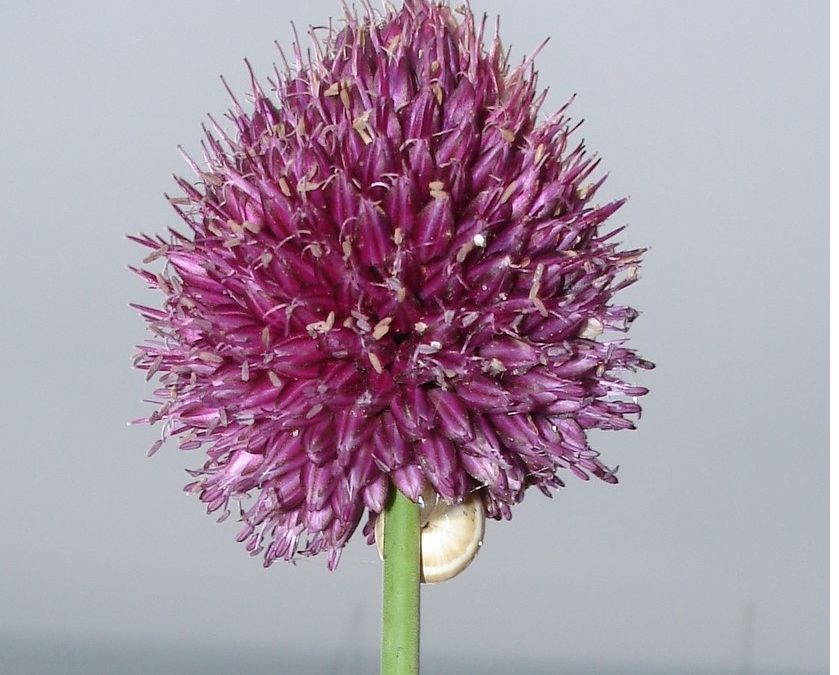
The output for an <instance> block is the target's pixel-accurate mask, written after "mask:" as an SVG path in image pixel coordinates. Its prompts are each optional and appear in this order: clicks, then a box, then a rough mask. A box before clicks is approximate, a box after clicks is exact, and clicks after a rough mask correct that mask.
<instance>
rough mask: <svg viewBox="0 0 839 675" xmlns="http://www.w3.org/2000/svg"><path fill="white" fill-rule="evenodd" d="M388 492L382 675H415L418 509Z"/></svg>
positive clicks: (418, 606)
mask: <svg viewBox="0 0 839 675" xmlns="http://www.w3.org/2000/svg"><path fill="white" fill-rule="evenodd" d="M391 492H392V494H391V496H390V499H389V500H388V504H387V506H386V507H385V511H384V514H383V516H384V519H385V523H384V583H383V598H382V600H383V602H382V675H418V673H419V640H420V508H419V505H418V504H414V502H412V501H411V500H410V499H408V498H407V497H406V496H405V495H403V494H402V493H401V492H400V491H399V490H397V489H396V488H394V489H393V490H392V491H391Z"/></svg>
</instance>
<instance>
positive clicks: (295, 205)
mask: <svg viewBox="0 0 839 675" xmlns="http://www.w3.org/2000/svg"><path fill="white" fill-rule="evenodd" d="M485 28H486V20H485V19H484V21H480V20H476V19H475V17H474V16H473V15H472V14H471V12H470V11H469V10H468V8H467V9H463V10H458V11H455V10H453V9H450V8H449V7H447V6H445V5H441V4H437V3H432V2H430V1H428V0H405V2H404V6H403V7H402V8H401V9H398V10H397V9H390V10H388V11H387V12H385V14H384V15H378V14H375V13H374V12H373V11H372V10H370V12H369V13H368V14H367V15H366V16H364V17H361V18H359V17H358V16H356V15H354V14H348V16H347V19H346V23H345V25H343V26H342V27H341V28H340V30H337V29H330V30H329V31H328V32H327V34H326V35H325V36H324V37H323V39H321V40H316V41H315V50H314V53H313V55H312V56H311V57H309V58H306V57H304V55H303V53H302V50H301V49H300V47H299V46H297V45H295V51H294V55H295V57H296V58H294V59H292V61H293V63H292V64H291V65H290V66H289V65H288V63H286V68H285V69H284V70H282V69H281V70H280V71H278V72H277V78H276V81H274V82H272V89H271V90H270V94H268V93H266V92H265V91H264V90H263V88H261V87H260V86H259V85H258V84H257V83H256V80H255V79H254V83H253V102H252V107H251V109H250V111H248V112H246V110H245V109H244V108H243V107H242V106H241V105H240V104H239V103H238V102H237V101H236V99H235V98H234V105H233V110H232V111H231V114H230V117H231V121H232V123H233V124H234V125H235V133H234V134H232V137H231V136H229V135H228V134H227V133H226V131H225V130H224V128H223V127H222V126H221V125H218V124H215V123H214V130H211V131H208V133H207V139H206V142H205V155H206V156H205V165H204V166H203V167H202V166H199V165H198V164H197V163H196V162H193V161H192V160H189V161H190V163H191V164H192V168H193V169H194V170H195V172H196V173H197V175H198V177H199V180H198V183H197V184H192V183H190V182H188V181H187V180H184V179H178V180H177V182H178V185H179V186H180V189H181V190H182V191H183V192H182V194H181V195H180V196H177V197H173V198H171V203H172V204H173V206H174V207H175V209H176V210H177V211H178V213H179V214H180V216H181V217H182V218H183V220H184V222H185V223H186V224H187V226H188V228H189V232H188V234H186V235H185V234H182V233H179V232H177V231H174V230H172V232H171V236H169V237H167V238H162V237H157V238H153V237H148V236H139V237H135V238H134V239H135V240H136V241H138V242H139V243H141V244H143V245H145V246H147V247H149V248H150V249H152V251H151V254H150V255H149V256H148V258H146V260H145V261H144V263H146V264H150V263H151V262H152V261H154V260H156V259H163V260H164V261H165V265H164V268H163V269H162V271H160V272H154V271H151V270H149V269H146V268H144V269H139V270H137V271H138V272H139V273H140V274H141V275H142V276H143V278H144V279H145V280H147V282H148V283H149V284H150V285H151V286H152V287H154V288H156V289H158V290H159V291H161V292H162V293H163V294H164V295H165V302H164V304H163V307H162V309H155V308H151V307H145V306H137V307H138V309H139V310H140V312H141V313H142V315H143V316H144V317H145V319H146V320H147V321H148V327H149V329H150V330H151V332H152V333H153V337H152V338H151V339H149V340H148V341H147V342H146V343H145V344H144V345H143V346H141V347H140V352H139V354H138V357H137V359H136V365H137V366H138V367H139V368H141V369H143V370H145V371H146V372H147V375H148V377H149V378H152V377H154V376H155V375H156V374H157V375H158V376H159V378H160V388H159V389H158V390H157V391H156V397H157V400H158V403H159V408H158V409H157V410H156V411H155V412H154V413H153V414H152V415H151V416H150V417H148V418H146V419H144V420H143V421H144V422H148V423H152V424H153V423H155V422H163V433H162V440H161V441H159V442H158V443H157V444H155V447H154V448H153V449H155V450H156V449H157V447H159V446H160V444H161V443H162V442H163V441H164V440H165V439H166V438H168V437H172V436H176V437H178V438H179V445H180V447H181V448H182V449H184V450H191V449H198V448H202V447H203V448H204V449H205V452H206V463H205V464H204V465H203V467H202V468H201V469H200V470H197V471H194V472H192V474H193V475H194V478H195V480H194V482H192V483H191V484H190V485H188V486H187V487H186V490H188V491H189V492H192V493H195V494H197V495H198V496H199V498H200V500H201V501H202V502H204V503H205V504H206V507H207V510H208V511H209V512H216V511H221V512H222V513H223V514H224V515H227V514H229V513H230V509H231V508H236V509H237V510H238V513H239V515H240V517H241V521H242V523H243V529H242V530H241V532H240V534H239V539H240V541H243V542H246V546H247V549H248V550H249V551H250V552H251V553H252V554H254V555H256V554H259V553H260V552H262V553H263V554H264V561H265V564H266V565H268V564H270V563H272V562H273V561H274V560H276V559H278V558H283V559H286V560H291V559H293V558H294V557H296V556H298V555H314V554H317V553H320V552H327V553H328V556H329V558H328V559H329V565H330V567H334V566H335V565H336V564H337V562H338V559H339V557H340V553H341V550H342V548H343V547H344V545H345V544H346V542H347V540H348V539H349V537H350V536H351V534H352V533H353V532H354V530H355V529H356V528H357V527H358V525H359V523H360V521H361V519H362V517H363V516H364V513H365V511H366V512H367V513H368V514H369V515H370V516H372V517H375V515H376V514H378V513H380V512H381V511H382V509H383V507H384V505H385V501H386V499H387V497H388V494H389V491H390V490H391V489H393V486H395V488H397V489H399V490H401V491H402V492H403V493H405V494H406V495H408V496H409V497H411V498H412V499H414V500H417V499H419V497H420V495H421V493H422V491H423V489H424V487H425V486H426V485H430V486H431V487H433V489H434V491H436V493H437V494H438V495H440V496H441V497H442V498H443V499H445V500H446V501H448V502H450V503H456V502H459V501H460V500H463V499H464V498H465V497H466V496H467V495H469V494H470V493H473V492H478V493H479V494H480V496H481V498H482V500H483V506H484V509H485V512H486V514H487V515H488V516H490V517H493V518H496V519H501V518H509V517H510V513H511V512H510V508H511V506H513V505H514V504H516V503H518V502H520V501H521V500H522V498H523V496H524V494H525V490H526V489H527V488H528V487H531V486H536V487H538V488H539V489H541V490H542V491H543V492H545V493H546V494H549V493H550V491H551V489H552V488H557V487H560V486H562V485H563V483H562V480H561V478H560V477H559V475H558V473H559V472H560V471H564V470H567V471H569V472H571V473H572V474H574V475H576V476H578V477H580V478H583V479H587V478H588V477H589V475H593V476H596V477H598V478H600V479H602V480H604V481H606V482H610V483H614V482H616V478H615V474H614V472H613V471H612V470H611V469H609V468H607V467H606V466H605V465H604V464H602V463H601V462H600V460H599V459H598V453H597V452H596V451H594V450H593V449H592V448H591V447H590V446H589V443H588V441H587V436H586V432H587V430H589V429H595V428H597V429H628V428H631V427H632V426H633V423H632V422H631V421H630V419H628V417H629V416H632V415H636V414H638V413H639V412H640V408H639V406H638V404H637V402H636V400H635V399H636V397H638V396H640V395H642V394H644V393H646V390H645V389H643V388H641V387H638V386H633V385H631V384H629V383H627V382H626V381H624V380H623V379H621V376H620V375H619V373H620V372H621V371H626V370H634V369H636V368H638V367H641V368H647V367H650V366H651V364H649V363H647V362H645V361H643V360H642V359H640V358H639V357H638V356H637V355H636V354H635V353H634V352H633V351H632V350H631V349H629V348H627V347H626V346H625V343H624V339H623V338H622V337H621V336H620V335H617V336H616V337H614V338H612V339H607V337H608V333H607V335H604V332H607V331H609V332H613V333H614V332H624V331H626V329H627V328H628V326H629V324H630V323H631V321H632V320H633V319H634V318H635V317H636V312H635V311H634V310H633V309H631V308H629V307H625V306H619V305H615V304H612V302H611V301H612V297H613V295H614V294H615V292H616V291H618V290H620V289H621V288H624V287H625V286H627V285H629V284H631V283H632V282H633V281H634V280H635V279H636V276H637V269H638V264H639V258H640V255H641V253H642V252H641V251H639V250H630V251H626V250H620V248H619V247H618V245H617V244H616V243H615V242H614V237H615V234H616V233H617V232H618V231H619V229H620V228H618V229H615V230H613V231H608V232H603V231H601V226H602V225H603V224H604V222H605V221H606V220H607V219H608V218H609V217H610V216H611V215H612V214H613V213H614V212H615V211H616V210H617V209H618V208H619V207H620V205H621V203H622V202H621V201H616V202H612V203H607V204H604V205H600V206H597V205H594V203H593V199H594V197H595V195H596V193H597V191H598V188H599V187H600V185H601V184H602V179H600V180H595V181H594V182H593V183H592V182H591V176H592V174H593V172H594V170H595V168H596V166H597V161H594V160H593V159H592V158H591V157H589V156H587V155H586V153H585V151H584V148H583V146H582V145H581V144H579V145H574V144H573V143H572V140H571V134H572V132H573V130H574V128H573V127H572V126H571V125H570V123H569V121H568V119H567V118H566V117H565V115H564V111H560V112H558V113H556V114H554V115H553V116H551V117H548V118H547V119H544V120H542V121H540V120H538V119H537V115H538V111H539V108H540V105H541V103H542V101H543V98H544V94H541V95H540V93H539V92H538V91H537V85H536V74H535V70H534V69H533V65H532V59H527V60H525V61H524V62H523V63H522V64H521V65H519V66H517V67H511V66H510V65H509V64H508V59H507V56H506V55H505V51H504V49H503V48H502V45H501V43H500V41H499V39H498V37H497V35H496V36H495V37H494V38H487V39H486V40H485ZM249 107H250V106H249ZM598 338H600V339H599V340H598ZM370 529H371V528H370V524H369V523H368V533H369V531H370Z"/></svg>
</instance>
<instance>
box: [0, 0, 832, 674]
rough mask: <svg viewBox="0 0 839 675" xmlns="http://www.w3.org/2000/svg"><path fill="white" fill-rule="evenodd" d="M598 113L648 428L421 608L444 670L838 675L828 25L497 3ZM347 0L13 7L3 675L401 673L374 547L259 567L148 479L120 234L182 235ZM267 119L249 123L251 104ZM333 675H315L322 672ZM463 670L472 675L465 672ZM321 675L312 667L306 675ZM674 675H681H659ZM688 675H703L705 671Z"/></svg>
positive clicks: (1, 559)
mask: <svg viewBox="0 0 839 675" xmlns="http://www.w3.org/2000/svg"><path fill="white" fill-rule="evenodd" d="M473 7H474V9H475V10H476V11H477V12H483V11H486V12H487V13H489V14H490V15H491V16H494V15H495V14H501V16H502V35H503V37H504V39H505V41H506V42H507V43H508V44H511V45H512V46H513V54H514V55H515V56H516V57H517V58H520V57H521V56H522V55H524V54H526V53H529V52H530V51H531V50H532V49H533V48H534V47H535V46H536V45H537V44H538V43H540V42H541V41H542V39H543V38H544V37H545V36H551V37H552V41H551V42H550V43H549V44H548V46H547V47H546V48H545V50H544V51H543V52H542V54H541V56H540V57H539V59H538V61H537V65H538V67H539V69H540V71H541V76H540V83H541V84H542V85H543V86H550V89H551V93H550V96H549V97H548V103H547V105H546V110H545V112H548V111H549V110H552V109H554V108H556V107H558V106H559V105H560V104H561V103H563V102H564V101H565V100H566V99H567V98H568V97H569V96H570V95H571V94H572V93H574V92H576V93H577V95H578V96H577V100H576V102H575V103H574V105H573V107H572V108H571V114H572V115H573V116H574V117H575V118H576V119H579V118H585V123H584V125H583V127H582V130H581V131H580V132H579V135H578V137H581V138H582V137H584V138H585V139H586V141H587V143H588V146H589V148H590V149H591V150H593V151H595V152H597V153H598V154H600V155H601V156H602V157H603V166H604V168H605V169H606V170H608V171H609V172H610V178H609V181H608V183H607V188H606V189H607V193H608V195H610V196H620V195H624V194H628V195H629V196H630V197H631V201H630V202H629V204H628V205H627V206H626V207H625V208H624V209H622V210H621V211H620V212H619V214H618V215H617V217H616V219H615V222H616V223H628V224H629V228H628V230H627V231H626V233H625V236H624V237H623V240H624V241H625V242H626V244H627V245H630V246H644V245H648V246H650V252H649V253H648V255H647V257H646V262H645V265H644V268H643V278H642V280H641V282H640V283H639V284H637V285H636V286H635V287H633V288H632V289H630V290H629V291H628V292H626V293H625V294H624V298H625V299H626V300H627V301H629V302H630V303H632V304H633V305H635V306H636V307H637V308H638V309H639V310H641V311H642V316H641V318H640V319H639V320H638V321H637V322H636V324H635V326H634V328H633V330H632V343H633V345H634V346H635V347H637V348H638V349H640V350H641V352H642V353H643V354H644V355H645V356H647V357H648V358H650V359H652V360H654V361H655V362H656V363H657V364H658V368H657V370H655V371H653V372H652V373H648V374H647V373H645V374H643V375H642V376H639V377H638V378H637V381H639V382H641V383H643V384H644V385H647V386H649V387H650V388H651V389H652V393H651V394H650V396H648V397H647V398H646V401H645V411H644V417H643V419H642V420H641V423H640V429H639V430H638V431H636V432H632V433H620V434H612V435H609V434H601V435H598V437H597V438H596V439H595V443H596V444H597V447H599V448H601V449H602V450H603V453H604V456H605V459H606V461H607V463H612V464H620V465H621V472H620V476H621V484H620V485H619V486H618V487H611V486H608V485H606V484H603V483H597V482H592V483H583V482H581V481H576V480H573V479H571V480H569V486H568V487H567V488H566V489H565V490H563V491H562V492H560V493H559V494H557V495H556V497H555V499H553V500H548V499H546V498H544V497H543V496H541V495H540V494H537V493H534V494H532V495H530V496H528V498H527V499H526V500H525V502H524V503H523V504H522V505H521V506H520V507H518V508H516V509H515V511H514V518H513V520H512V521H511V522H508V523H501V524H499V523H494V522H493V523H490V525H489V527H488V530H487V535H486V540H485V545H484V549H483V552H482V553H481V555H480V556H479V558H478V560H477V561H476V563H475V564H474V565H473V567H472V568H470V569H469V571H468V573H466V574H464V575H463V576H462V577H460V578H458V579H456V580H455V581H453V582H451V583H449V584H447V585H444V586H440V587H433V588H427V589H426V590H425V591H424V595H423V612H424V614H423V645H424V653H425V655H426V663H427V665H428V668H427V670H428V672H471V671H472V670H474V671H476V672H477V671H479V670H480V671H481V672H485V673H489V672H495V671H493V670H492V668H491V666H490V665H486V664H494V666H495V668H496V669H499V670H498V672H510V670H511V669H516V670H517V671H518V672H533V673H536V672H540V673H541V672H544V673H549V672H557V673H559V672H565V673H601V674H602V673H607V672H609V673H612V672H614V673H629V672H634V671H633V668H637V669H639V671H640V672H645V673H653V672H655V673H659V672H660V673H671V674H672V673H677V672H686V673H687V672H690V673H702V672H708V673H711V672H714V673H741V674H744V673H761V674H763V673H774V672H777V673H789V674H796V675H798V674H804V673H808V674H809V673H826V672H827V664H828V534H827V524H828V511H827V504H828V475H827V465H828V443H827V432H828V412H827V398H828V397H827V388H828V374H827V361H828V348H827V332H828V331H827V315H828V311H827V270H828V252H827V239H828V237H827V235H828V189H827V176H828V152H827V140H828V20H827V19H828V3H827V2H824V1H811V2H802V1H800V0H796V1H793V0H789V1H779V0H774V1H767V0H760V1H758V0H749V1H746V0H739V1H732V0H703V1H702V2H699V1H693V2H672V1H666V0H631V1H629V0H627V1H621V2H617V1H611V2H607V1H605V0H588V1H586V2H571V1H570V0H569V1H566V0H555V1H553V2H548V1H542V2H536V1H534V0H526V1H525V0H520V1H516V2H512V1H510V0H473ZM340 12H341V10H340V4H339V2H338V0H308V1H307V2H305V3H297V2H294V3H286V2H280V1H278V0H274V1H272V2H267V1H264V0H249V1H244V0H226V1H224V2H222V1H221V0H202V1H201V2H197V1H192V0H190V1H178V2H159V1H148V2H143V3H138V2H131V3H129V2H119V1H116V2H94V1H92V0H78V1H77V2H67V3H65V2H58V1H56V2H47V1H45V0H35V1H33V2H23V1H22V0H7V1H6V2H4V3H3V5H2V8H0V64H1V65H0V91H1V92H2V98H3V104H2V106H0V128H2V144H0V204H2V238H0V261H2V264H0V316H2V320H0V325H2V327H0V335H2V350H0V372H2V373H3V377H4V383H3V387H2V389H0V410H2V419H3V424H2V427H3V431H2V439H3V440H2V444H3V446H2V448H3V454H2V468H0V503H1V504H2V524H0V542H1V543H0V672H3V673H13V674H14V675H17V674H18V673H53V672H54V673H69V672H77V671H78V672H86V673H99V672H101V673H152V672H154V673H169V672H171V673H189V672H193V671H194V672H199V671H201V672H205V673H222V672H260V673H261V672H265V673H268V672H274V673H303V672H313V673H316V672H320V673H323V672H336V673H356V672H358V673H361V672H372V671H373V670H374V669H375V665H373V664H375V659H376V650H377V647H378V625H377V622H378V619H379V585H380V578H379V575H380V566H379V562H378V560H377V557H376V554H375V552H374V550H373V549H371V548H369V547H367V546H365V545H363V543H361V542H360V541H359V539H360V538H357V540H356V542H355V543H354V544H353V545H351V546H350V547H349V549H348V550H347V551H346V552H345V555H344V557H343V561H342V563H341V565H340V567H339V569H338V571H337V572H335V573H329V572H327V570H326V564H325V560H323V559H321V558H316V559H313V560H307V561H303V562H301V563H300V564H298V565H296V566H291V565H285V564H276V565H275V566H274V567H272V568H271V569H269V570H267V571H266V570H264V569H263V568H262V566H261V564H260V561H259V560H258V559H251V558H249V557H248V556H247V554H246V553H245V552H244V549H243V547H242V546H240V545H239V544H236V543H235V542H234V541H233V537H234V533H235V529H236V527H235V524H232V523H225V524H224V525H217V524H216V523H215V522H214V519H213V518H209V517H207V516H206V515H204V513H203V509H202V508H201V506H200V505H199V503H198V501H197V500H195V499H193V498H189V497H186V496H184V495H183V494H182V493H181V487H182V485H183V484H184V483H185V482H186V480H187V476H186V475H185V474H184V473H183V469H184V468H186V467H194V466H197V465H199V464H200V463H201V462H202V460H201V458H200V456H198V455H195V454H192V455H188V454H184V453H180V452H179V451H178V450H177V449H176V448H174V447H165V448H164V449H163V450H161V452H159V453H158V455H157V456H156V457H154V458H153V459H147V458H146V457H145V453H146V450H147V448H148V446H149V445H150V443H151V442H152V440H153V439H154V438H155V437H156V434H157V431H156V430H151V429H147V428H127V427H126V425H125V422H126V420H128V419H131V418H134V417H139V416H141V415H143V414H147V412H148V411H149V408H148V407H147V406H145V405H144V404H143V403H142V402H141V401H142V399H143V398H145V397H147V396H148V395H149V394H150V390H151V386H150V385H147V384H146V383H145V382H144V381H143V377H142V374H141V373H139V372H136V371H132V370H131V367H130V357H131V355H132V353H133V346H134V345H135V344H138V343H139V342H140V341H142V340H143V339H144V337H145V332H144V326H143V323H142V321H141V320H140V319H139V318H138V317H136V316H135V315H134V314H133V313H132V311H130V310H129V309H128V307H127V304H128V302H130V301H147V302H149V301H151V302H157V301H158V298H157V297H156V296H155V295H153V294H151V293H149V292H148V291H146V290H145V289H144V287H143V284H142V283H141V282H140V281H139V280H138V279H136V278H134V277H133V276H132V275H130V274H129V273H128V272H127V271H126V269H125V267H126V265H127V264H129V263H132V264H135V263H137V262H138V261H139V259H140V258H141V257H142V256H143V255H144V254H143V252H142V251H141V250H139V247H137V246H134V245H132V244H130V243H129V242H127V241H125V239H124V238H123V235H124V234H125V233H134V232H139V231H145V232H149V233H156V232H162V231H163V230H164V228H165V227H166V226H168V225H175V224H176V221H175V217H174V214H173V212H172V211H171V210H170V208H169V206H168V205H167V204H166V202H165V201H164V200H163V198H162V193H163V192H164V191H172V190H173V189H174V187H173V182H172V180H171V178H170V174H171V173H172V172H178V173H184V174H187V173H188V169H187V167H186V166H185V165H184V164H183V163H182V161H181V159H180V157H179V155H178V153H177V152H176V146H177V144H179V143H180V144H183V145H185V146H186V147H187V148H190V149H196V148H197V147H198V141H199V139H200V136H201V133H200V124H201V122H202V121H204V119H205V115H206V113H214V114H216V115H217V116H221V114H222V113H223V112H224V111H225V110H226V109H227V105H228V102H227V96H226V94H225V92H224V90H223V87H222V86H221V83H220V82H219V80H218V76H219V75H220V74H224V75H225V77H226V78H227V80H228V81H229V82H230V83H231V86H232V87H233V89H234V91H236V92H237V93H240V94H243V95H244V93H245V91H246V81H247V77H246V70H245V67H244V64H243V61H242V59H243V58H244V57H248V58H249V59H250V60H251V61H252V63H253V64H254V66H255V69H256V71H257V73H261V74H263V75H264V76H266V77H267V75H268V74H269V71H270V65H271V63H272V62H273V61H274V60H275V59H276V52H275V49H274V46H273V40H275V39H277V40H278V41H279V42H280V43H281V44H283V45H289V44H290V42H291V29H290V26H289V22H290V21H291V20H293V21H295V22H296V23H297V24H298V25H299V26H300V27H301V28H302V29H304V30H303V31H302V32H305V28H306V27H307V26H308V25H309V24H322V23H324V22H325V21H326V19H327V18H328V17H329V16H330V15H338V14H340ZM242 98H244V96H243V97H242ZM301 664H308V666H305V665H301ZM445 664H448V665H445ZM307 667H308V668H309V669H310V670H306V668H307ZM656 668H658V670H656ZM680 669H682V670H680Z"/></svg>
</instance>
